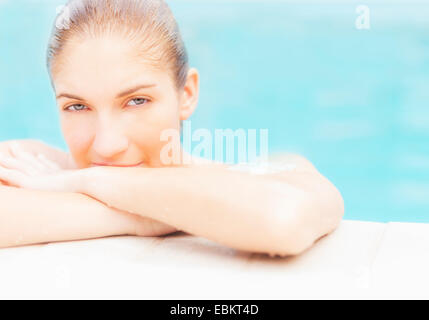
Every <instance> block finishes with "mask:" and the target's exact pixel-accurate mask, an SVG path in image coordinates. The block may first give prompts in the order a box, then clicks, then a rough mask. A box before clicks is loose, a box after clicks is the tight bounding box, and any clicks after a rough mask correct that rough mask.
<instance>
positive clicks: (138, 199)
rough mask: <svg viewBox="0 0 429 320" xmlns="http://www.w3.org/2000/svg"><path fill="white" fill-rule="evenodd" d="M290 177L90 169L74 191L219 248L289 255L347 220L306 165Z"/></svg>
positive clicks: (208, 169)
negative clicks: (193, 235) (205, 240)
mask: <svg viewBox="0 0 429 320" xmlns="http://www.w3.org/2000/svg"><path fill="white" fill-rule="evenodd" d="M295 160H296V161H295V162H296V163H297V165H298V168H297V169H296V170H293V171H292V172H288V173H281V174H271V175H270V174H269V175H265V176H255V175H250V174H248V173H243V172H233V171H230V170H226V169H225V168H224V167H220V166H210V165H209V166H201V167H191V168H163V169H145V168H111V167H110V168H109V167H103V168H90V169H84V170H80V171H79V173H78V174H79V178H78V179H74V180H75V185H74V186H73V188H75V190H76V191H77V192H81V193H84V194H87V195H90V196H91V197H94V198H96V199H98V200H100V201H102V202H104V203H106V204H107V205H108V206H110V207H114V208H120V209H121V210H125V211H128V212H133V213H136V214H140V215H142V216H146V217H150V218H152V219H156V220H158V221H161V222H164V223H166V224H169V225H172V226H175V227H176V228H178V229H179V230H183V231H186V232H189V233H192V234H195V235H199V236H203V237H206V238H208V239H211V240H213V241H217V242H219V243H221V244H224V245H227V246H230V247H233V248H237V249H241V250H245V251H252V252H263V253H269V254H279V255H289V254H297V253H300V252H302V251H303V250H305V249H307V248H308V247H310V246H311V245H312V244H313V243H314V241H315V240H317V239H318V238H320V237H321V236H323V235H325V234H327V233H329V232H331V231H333V230H334V229H335V228H336V227H337V225H338V224H339V222H340V220H341V219H342V216H343V211H344V207H343V201H342V198H341V196H340V194H339V192H338V191H337V190H336V188H335V187H334V186H333V185H332V184H331V183H330V182H329V181H328V180H327V179H325V178H324V177H322V176H321V175H320V174H319V173H318V172H317V171H316V170H315V169H314V167H312V165H311V164H309V162H308V161H306V160H302V159H301V158H298V159H295Z"/></svg>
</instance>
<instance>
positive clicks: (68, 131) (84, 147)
mask: <svg viewBox="0 0 429 320" xmlns="http://www.w3.org/2000/svg"><path fill="white" fill-rule="evenodd" d="M61 128H62V132H63V136H64V139H65V141H66V143H67V145H68V147H69V149H70V152H71V154H72V156H73V158H74V159H75V161H76V163H77V164H84V163H85V159H86V154H87V152H88V150H89V148H90V146H91V143H92V141H93V139H94V130H95V129H94V128H95V126H94V123H93V121H92V120H91V119H89V118H87V119H85V118H84V117H80V119H78V117H77V116H74V115H72V116H65V117H62V119H61Z"/></svg>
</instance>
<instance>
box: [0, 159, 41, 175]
mask: <svg viewBox="0 0 429 320" xmlns="http://www.w3.org/2000/svg"><path fill="white" fill-rule="evenodd" d="M0 165H2V166H3V167H5V169H12V170H18V171H21V172H23V173H25V174H28V175H33V174H35V170H34V168H33V167H32V166H30V165H29V164H28V163H26V162H24V161H22V160H19V159H16V158H12V157H7V156H4V155H1V154H0Z"/></svg>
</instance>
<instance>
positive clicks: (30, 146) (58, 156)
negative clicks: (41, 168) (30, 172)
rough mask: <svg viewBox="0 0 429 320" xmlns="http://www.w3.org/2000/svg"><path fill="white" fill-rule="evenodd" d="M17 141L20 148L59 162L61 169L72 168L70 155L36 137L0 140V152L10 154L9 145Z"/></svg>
mask: <svg viewBox="0 0 429 320" xmlns="http://www.w3.org/2000/svg"><path fill="white" fill-rule="evenodd" d="M12 143H18V144H19V145H20V146H21V148H22V149H24V150H25V151H27V152H29V153H32V154H43V155H45V156H46V157H47V158H48V159H50V160H52V161H54V162H56V163H57V164H59V165H60V166H61V167H62V168H63V169H71V168H74V167H75V166H74V162H73V159H72V157H71V155H70V154H69V153H67V152H65V151H63V150H61V149H59V148H57V147H54V146H51V145H48V144H47V143H45V142H43V141H41V140H37V139H22V140H7V141H1V142H0V152H4V153H6V154H10V145H11V144H12Z"/></svg>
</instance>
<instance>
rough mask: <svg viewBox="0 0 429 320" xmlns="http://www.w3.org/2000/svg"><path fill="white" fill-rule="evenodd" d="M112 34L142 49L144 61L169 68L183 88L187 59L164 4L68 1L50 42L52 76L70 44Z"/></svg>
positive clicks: (118, 0) (124, 0) (141, 0)
mask: <svg viewBox="0 0 429 320" xmlns="http://www.w3.org/2000/svg"><path fill="white" fill-rule="evenodd" d="M109 33H119V34H120V35H123V36H126V37H129V39H130V40H131V41H134V42H135V43H136V44H138V45H139V48H140V49H141V53H142V54H144V59H146V60H148V61H151V62H153V63H154V64H157V65H159V66H166V67H168V68H169V70H170V71H171V72H172V76H173V77H174V81H175V84H176V86H177V88H178V89H179V88H183V86H184V85H185V82H186V77H187V73H188V68H189V66H188V55H187V52H186V48H185V45H184V43H183V40H182V37H181V34H180V31H179V27H178V25H177V22H176V20H175V18H174V16H173V13H172V12H171V10H170V8H169V6H168V5H167V3H166V2H165V1H164V0H69V1H68V3H67V4H66V5H65V6H64V7H63V10H61V12H59V14H58V16H57V19H56V23H55V25H54V27H53V30H52V34H51V37H50V40H49V45H48V52H47V67H48V70H49V73H50V74H51V73H52V71H53V69H54V68H55V67H58V65H57V61H56V59H57V58H58V56H60V55H61V54H62V53H63V51H64V48H65V46H66V44H67V43H68V42H70V41H72V40H77V39H82V38H84V37H87V36H91V37H96V36H100V35H105V34H109ZM134 42H133V43H134Z"/></svg>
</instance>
